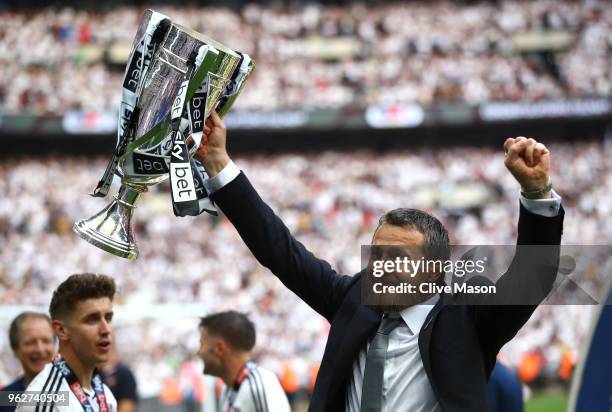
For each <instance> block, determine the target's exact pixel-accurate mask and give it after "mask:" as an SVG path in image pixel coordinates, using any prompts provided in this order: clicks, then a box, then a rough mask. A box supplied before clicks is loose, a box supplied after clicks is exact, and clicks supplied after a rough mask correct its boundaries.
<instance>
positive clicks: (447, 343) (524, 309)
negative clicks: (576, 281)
mask: <svg viewBox="0 0 612 412" xmlns="http://www.w3.org/2000/svg"><path fill="white" fill-rule="evenodd" d="M212 199H213V200H214V201H215V203H216V204H217V205H218V206H219V207H220V209H221V210H222V211H223V212H224V213H225V215H226V216H227V217H228V219H229V220H230V221H231V222H232V224H233V225H234V226H235V227H236V229H237V230H238V233H239V234H240V236H241V237H242V239H243V240H244V242H245V243H246V245H247V246H248V247H249V249H250V250H251V252H252V253H253V255H254V256H255V257H256V258H257V260H258V261H259V262H260V263H261V264H262V265H264V266H266V267H267V268H269V269H270V270H271V271H272V273H274V274H275V275H276V276H277V277H278V278H279V279H280V280H281V281H282V282H283V284H285V286H287V287H288V288H289V289H291V290H292V291H293V292H294V293H295V294H296V295H298V296H299V297H300V298H301V299H302V300H304V301H305V302H306V303H307V304H308V305H310V307H312V308H313V309H314V310H316V311H317V312H318V313H320V314H321V315H322V316H324V317H325V318H327V320H328V321H329V322H330V323H331V329H330V332H329V337H328V340H327V345H326V347H325V353H324V355H323V359H322V361H321V367H320V369H319V374H318V377H317V381H316V384H315V387H314V393H313V397H312V400H311V403H310V410H311V411H333V412H336V411H342V410H344V407H345V396H346V387H347V382H348V379H349V377H350V375H351V373H352V364H353V361H354V359H355V358H356V356H357V355H358V353H359V350H360V349H361V348H362V347H363V345H364V344H365V343H366V342H367V340H368V337H369V336H370V335H372V334H373V333H374V332H375V330H376V328H377V326H378V324H379V322H380V319H381V315H380V314H379V313H377V312H375V311H373V310H371V309H370V308H368V307H367V306H365V305H363V304H362V303H361V280H362V274H363V273H359V274H357V275H355V276H342V275H339V274H337V273H336V272H335V271H334V270H333V269H332V268H331V266H330V265H329V263H327V262H326V261H324V260H321V259H318V258H317V257H316V256H314V255H313V254H312V253H311V252H309V251H308V250H307V249H306V248H305V247H304V245H302V244H301V243H300V242H298V241H297V240H295V239H294V238H293V236H292V235H291V233H290V232H289V230H288V229H287V227H286V226H285V225H284V224H283V222H282V221H281V220H280V219H279V218H278V217H277V216H276V215H275V214H274V212H273V211H272V209H270V207H269V206H268V205H266V203H265V202H264V201H263V200H262V199H261V198H260V197H259V195H258V194H257V192H256V191H255V189H254V188H253V187H252V186H251V184H250V182H249V181H248V179H247V178H246V176H245V175H244V174H243V173H240V175H239V176H238V177H237V178H236V179H234V180H233V181H232V182H231V183H229V184H227V185H226V186H224V187H223V188H221V189H220V190H218V191H217V192H215V193H214V194H213V195H212ZM562 225H563V209H561V211H560V213H559V215H558V216H556V217H554V218H547V217H542V216H539V215H535V214H532V213H530V212H529V211H527V210H526V209H524V208H523V207H522V206H521V212H520V218H519V224H518V243H519V244H523V245H559V243H560V240H561V232H562ZM555 251H556V252H558V250H553V253H552V254H551V256H549V258H550V260H551V261H552V262H553V265H548V266H546V267H545V268H544V269H542V268H540V269H542V270H545V271H546V273H545V274H544V276H539V277H538V279H539V280H538V284H537V285H535V287H534V284H533V282H532V283H529V282H531V280H530V276H531V275H532V274H531V273H530V271H529V270H526V271H523V273H517V270H516V268H517V267H520V266H521V265H520V264H517V262H518V263H520V259H517V257H516V256H515V259H514V261H513V265H511V266H514V268H515V269H514V270H512V269H509V272H508V273H507V274H506V275H504V276H502V278H501V280H500V281H498V282H497V285H498V293H499V290H500V288H501V289H502V291H505V292H506V296H507V297H508V298H509V297H511V296H512V294H513V293H517V292H520V291H521V290H525V288H526V287H527V288H529V289H530V290H538V291H540V295H541V296H540V297H541V299H543V298H544V296H545V295H546V294H547V293H548V291H550V288H551V287H552V282H553V281H554V279H555V276H556V266H555V264H556V263H558V254H557V255H555ZM519 272H520V271H519ZM507 275H510V276H507ZM500 286H501V287H500ZM502 295H503V294H502ZM455 298H456V297H454V296H449V295H441V298H440V300H439V301H438V303H437V304H436V305H435V306H434V308H433V309H432V310H431V312H430V313H429V315H428V316H427V318H426V320H425V322H424V324H423V327H422V328H421V331H420V334H419V350H420V353H421V357H422V359H423V365H424V368H425V371H426V373H427V376H428V378H429V381H430V383H431V386H432V388H433V392H434V394H435V396H436V398H437V400H438V402H439V403H440V406H441V408H442V410H444V411H452V412H455V411H482V410H488V404H487V379H488V376H489V375H490V373H491V371H492V369H493V367H494V365H495V358H496V355H497V353H498V351H499V349H500V348H501V347H502V346H503V345H504V344H505V343H506V342H507V341H509V340H510V339H511V338H512V337H513V336H514V335H515V334H516V333H517V331H518V330H519V329H520V328H521V327H522V326H523V325H524V324H525V322H526V321H527V320H528V319H529V317H530V316H531V314H532V312H533V310H534V309H535V308H536V306H537V302H535V303H534V304H533V305H529V306H506V305H482V306H481V305H471V304H470V305H465V304H463V305H448V303H452V302H451V301H452V300H453V299H455Z"/></svg>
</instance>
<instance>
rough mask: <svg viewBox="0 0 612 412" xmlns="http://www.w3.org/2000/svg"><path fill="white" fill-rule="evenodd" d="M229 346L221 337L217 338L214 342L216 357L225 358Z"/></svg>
mask: <svg viewBox="0 0 612 412" xmlns="http://www.w3.org/2000/svg"><path fill="white" fill-rule="evenodd" d="M230 349H231V348H230V346H229V344H228V343H227V341H226V340H225V339H223V337H221V336H219V338H218V339H217V341H216V342H215V352H216V354H217V356H225V355H226V354H227V353H228V352H230Z"/></svg>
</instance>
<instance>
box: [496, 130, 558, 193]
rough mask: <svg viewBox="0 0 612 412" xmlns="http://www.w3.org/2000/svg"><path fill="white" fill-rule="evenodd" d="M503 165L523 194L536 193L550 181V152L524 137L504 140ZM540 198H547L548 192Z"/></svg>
mask: <svg viewBox="0 0 612 412" xmlns="http://www.w3.org/2000/svg"><path fill="white" fill-rule="evenodd" d="M504 152H505V153H506V157H505V159H504V164H505V165H506V168H507V169H508V170H509V171H510V173H512V176H514V178H515V179H516V180H517V181H518V182H519V184H520V185H521V188H522V190H523V192H537V191H540V190H542V189H543V188H545V187H546V186H547V185H548V182H549V179H550V174H549V173H550V152H549V151H548V149H547V148H546V146H544V145H543V144H542V143H538V142H536V141H535V140H534V139H528V138H526V137H517V138H515V139H513V138H509V139H506V142H505V143H504ZM540 197H541V198H549V197H550V190H548V191H546V192H544V193H542V194H541V196H540Z"/></svg>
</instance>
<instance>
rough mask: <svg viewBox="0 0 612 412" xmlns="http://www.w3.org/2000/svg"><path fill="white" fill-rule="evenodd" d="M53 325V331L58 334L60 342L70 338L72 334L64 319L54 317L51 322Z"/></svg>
mask: <svg viewBox="0 0 612 412" xmlns="http://www.w3.org/2000/svg"><path fill="white" fill-rule="evenodd" d="M51 326H52V327H53V333H55V336H57V339H58V340H59V341H60V342H62V341H64V342H65V341H67V340H69V337H70V336H69V333H68V329H67V328H66V323H65V322H64V321H63V320H59V319H54V320H53V321H52V322H51Z"/></svg>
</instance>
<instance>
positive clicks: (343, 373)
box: [329, 287, 382, 396]
mask: <svg viewBox="0 0 612 412" xmlns="http://www.w3.org/2000/svg"><path fill="white" fill-rule="evenodd" d="M351 292H352V293H357V297H356V298H357V301H358V302H359V301H360V300H361V299H360V294H361V287H357V288H353V290H352V291H351ZM381 317H382V315H381V314H380V313H377V312H375V311H374V310H372V309H370V308H369V307H367V306H365V305H362V304H360V305H359V306H358V309H357V310H356V311H355V314H354V315H353V317H352V318H351V320H350V322H349V323H348V325H347V327H346V329H345V330H346V333H345V335H344V337H343V339H342V342H341V344H340V347H339V350H338V356H337V357H336V359H335V362H334V367H333V370H332V378H331V387H330V392H329V394H330V395H331V396H334V395H335V394H336V393H338V391H342V393H344V391H345V390H346V383H347V377H350V376H351V374H352V371H353V361H354V360H355V359H357V356H358V355H359V350H360V349H361V348H362V347H363V345H364V344H366V343H367V340H368V337H369V336H370V335H372V334H373V333H374V332H375V331H376V328H377V327H378V324H379V323H380V319H381ZM340 385H341V387H339V386H340Z"/></svg>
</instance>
